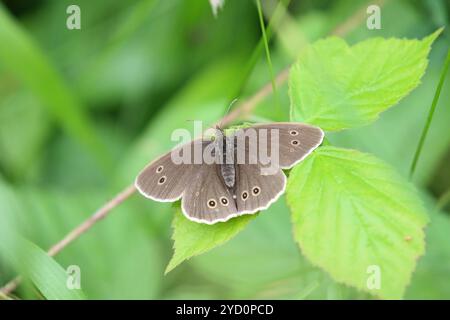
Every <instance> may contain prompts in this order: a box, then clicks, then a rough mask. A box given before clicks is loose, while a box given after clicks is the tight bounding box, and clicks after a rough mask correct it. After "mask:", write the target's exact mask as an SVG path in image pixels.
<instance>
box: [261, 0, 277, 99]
mask: <svg viewBox="0 0 450 320" xmlns="http://www.w3.org/2000/svg"><path fill="white" fill-rule="evenodd" d="M256 6H257V8H258V16H259V23H260V26H261V32H262V36H263V40H264V48H265V50H266V59H267V64H268V66H269V72H270V78H271V81H272V90H273V94H274V96H275V100H276V103H277V105H279V100H278V93H277V88H276V84H275V75H274V73H273V66H272V59H271V58H270V50H269V42H268V40H267V35H266V28H265V26H264V17H263V13H262V8H261V1H260V0H256Z"/></svg>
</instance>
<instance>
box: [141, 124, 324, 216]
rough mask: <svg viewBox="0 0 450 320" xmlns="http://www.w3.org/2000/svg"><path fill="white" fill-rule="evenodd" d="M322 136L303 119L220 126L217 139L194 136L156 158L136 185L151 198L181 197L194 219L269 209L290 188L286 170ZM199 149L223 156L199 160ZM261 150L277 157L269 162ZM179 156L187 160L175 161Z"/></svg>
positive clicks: (304, 154) (186, 213)
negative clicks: (231, 128)
mask: <svg viewBox="0 0 450 320" xmlns="http://www.w3.org/2000/svg"><path fill="white" fill-rule="evenodd" d="M268 133H269V134H268ZM274 133H276V134H274ZM274 136H275V138H276V139H274ZM323 136H324V133H323V131H322V130H321V129H320V128H318V127H314V126H311V125H306V124H302V123H288V122H286V123H283V122H275V123H267V124H257V125H254V126H251V127H248V128H241V129H238V130H235V131H233V133H232V134H229V135H225V134H224V131H223V130H222V129H220V128H216V135H215V136H214V137H213V138H202V139H197V140H193V141H191V142H189V143H188V144H185V145H182V146H180V147H178V148H175V149H174V150H172V151H171V152H168V153H166V154H164V155H163V156H161V157H160V158H159V159H157V160H155V161H153V162H151V163H150V164H149V165H147V166H146V167H145V168H144V169H143V170H142V172H141V173H140V174H139V175H138V176H137V178H136V182H135V184H136V187H137V189H138V190H139V191H140V192H141V193H142V194H143V195H144V196H145V197H147V198H150V199H152V200H156V201H161V202H172V201H176V200H179V199H181V209H182V212H183V214H184V215H185V216H186V217H187V218H188V219H190V220H192V221H195V222H201V223H207V224H214V223H216V222H223V221H227V220H229V219H231V218H233V217H237V216H240V215H243V214H251V213H255V212H257V211H260V210H264V209H267V208H268V207H269V206H270V205H271V204H272V203H273V202H275V201H276V200H277V199H278V198H279V197H280V196H281V194H282V193H283V192H284V190H285V187H286V176H285V174H284V173H283V171H282V169H289V168H292V167H293V166H294V165H296V164H297V163H299V162H300V161H301V160H303V159H304V158H305V157H306V156H307V155H309V154H310V153H311V152H312V151H313V150H314V149H315V148H317V147H318V146H319V145H320V144H321V143H322V140H323ZM241 137H243V138H241ZM240 138H241V140H239V139H240ZM239 141H241V142H243V143H238V142H239ZM196 151H200V153H201V155H202V156H204V155H205V154H206V155H208V156H209V157H210V158H212V159H215V160H219V161H214V162H212V163H211V161H209V162H208V161H201V162H199V161H196V160H198V159H195V155H196ZM263 151H264V152H263ZM275 151H276V152H275ZM197 154H198V152H197ZM261 154H266V155H267V156H268V158H267V159H271V158H270V157H271V156H273V155H274V154H275V155H277V157H278V158H277V159H276V161H272V162H271V163H264V161H262V160H263V159H262V157H261ZM174 155H177V156H178V157H179V158H180V157H181V158H183V159H184V162H181V163H180V161H174ZM267 159H266V160H267ZM186 160H187V161H186ZM272 160H273V159H272ZM269 166H271V167H272V170H271V172H270V173H269V174H268V173H267V172H265V171H267V169H268V168H269ZM265 169H266V170H265Z"/></svg>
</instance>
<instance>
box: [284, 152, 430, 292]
mask: <svg viewBox="0 0 450 320" xmlns="http://www.w3.org/2000/svg"><path fill="white" fill-rule="evenodd" d="M287 201H288V204H289V206H290V208H291V211H292V220H293V224H294V236H295V239H296V241H297V242H298V243H299V245H300V248H301V249H302V252H303V254H304V255H305V256H306V257H307V258H308V259H309V260H310V261H311V262H312V263H313V264H315V265H318V266H320V267H321V268H323V269H324V270H325V271H327V272H328V273H329V274H330V275H331V276H332V277H333V278H334V279H335V280H336V281H338V282H342V283H345V284H348V285H351V286H354V287H356V288H358V289H361V290H363V291H367V292H369V293H371V294H374V295H377V296H380V297H383V298H396V299H397V298H401V297H402V295H403V293H404V290H405V287H406V285H407V284H408V283H409V281H410V277H411V274H412V272H413V270H414V268H415V266H416V262H417V259H418V257H419V256H421V255H422V254H423V253H424V247H425V242H424V231H423V228H424V227H425V225H426V224H427V222H428V218H427V215H426V213H425V210H424V208H423V206H422V203H421V201H420V199H419V198H418V196H417V194H416V192H415V190H414V188H413V187H412V185H411V184H409V183H408V182H406V181H405V180H404V179H403V178H402V177H401V176H400V175H399V174H397V173H396V172H395V171H394V170H393V169H392V168H391V167H389V166H388V165H387V164H385V163H384V162H382V161H381V160H379V159H377V158H375V157H374V156H372V155H369V154H364V153H361V152H358V151H354V150H348V149H341V148H336V147H322V148H319V149H318V150H316V151H315V152H313V154H312V155H311V156H309V157H308V158H307V159H306V160H305V161H303V162H302V163H301V164H300V165H298V166H296V167H295V168H294V169H293V170H292V171H291V173H290V176H289V181H288V186H287ZM373 265H375V266H378V267H379V270H380V274H381V286H380V288H379V289H369V288H368V285H367V281H368V280H369V277H370V276H371V275H372V274H373V273H368V268H369V266H373Z"/></svg>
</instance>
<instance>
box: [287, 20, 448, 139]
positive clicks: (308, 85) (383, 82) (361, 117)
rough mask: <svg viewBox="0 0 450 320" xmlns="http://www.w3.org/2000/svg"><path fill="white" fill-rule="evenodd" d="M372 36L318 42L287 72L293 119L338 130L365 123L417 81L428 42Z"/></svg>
mask: <svg viewBox="0 0 450 320" xmlns="http://www.w3.org/2000/svg"><path fill="white" fill-rule="evenodd" d="M441 32H442V29H439V30H437V31H436V32H434V33H433V34H431V35H430V36H428V37H426V38H424V39H423V40H421V41H420V40H406V39H395V38H390V39H383V38H372V39H368V40H365V41H362V42H359V43H358V44H356V45H354V46H349V45H348V44H347V43H346V42H345V41H344V40H343V39H341V38H327V39H324V40H320V41H317V42H316V43H314V44H313V45H311V46H310V47H308V48H307V49H305V51H304V52H303V53H302V54H301V55H300V58H299V60H298V62H297V63H296V64H295V65H294V66H293V67H292V68H291V71H290V76H289V93H290V98H291V119H292V120H293V121H302V122H307V123H311V124H314V125H317V126H319V127H321V128H322V129H324V130H329V131H333V130H342V129H346V128H352V127H358V126H362V125H366V124H368V123H370V122H372V121H374V120H376V119H377V118H378V115H379V114H380V113H381V112H383V111H385V110H386V109H388V108H389V107H392V106H393V105H395V104H396V103H397V102H398V101H399V100H400V99H402V98H403V97H405V96H406V95H407V94H408V93H409V92H411V90H413V89H414V88H415V87H417V85H418V84H419V83H420V79H421V77H422V75H423V74H424V72H425V69H426V67H427V64H428V59H427V56H428V53H429V51H430V48H431V44H432V43H433V41H434V40H435V39H436V38H437V36H438V35H439V34H440V33H441Z"/></svg>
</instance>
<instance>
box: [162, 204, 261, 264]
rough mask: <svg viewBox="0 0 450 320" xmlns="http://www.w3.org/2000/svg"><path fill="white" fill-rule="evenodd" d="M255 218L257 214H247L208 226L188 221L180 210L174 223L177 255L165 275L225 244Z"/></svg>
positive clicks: (175, 254)
mask: <svg viewBox="0 0 450 320" xmlns="http://www.w3.org/2000/svg"><path fill="white" fill-rule="evenodd" d="M255 217H256V214H252V215H248V214H247V215H243V216H240V217H236V218H233V219H231V220H229V221H227V222H218V223H216V224H213V225H208V224H203V223H197V222H193V221H190V220H188V219H187V218H186V217H185V216H184V215H183V214H182V213H181V211H180V210H179V209H178V210H177V212H176V214H175V217H174V219H173V222H172V226H173V236H172V239H173V240H174V249H175V253H174V255H173V257H172V259H171V260H170V262H169V265H168V266H167V268H166V272H165V273H168V272H170V271H171V270H173V269H174V268H175V267H176V266H178V265H179V264H180V263H182V262H183V261H184V260H187V259H189V258H191V257H193V256H197V255H199V254H202V253H205V252H207V251H209V250H211V249H212V248H215V247H217V246H219V245H222V244H224V243H225V242H227V241H228V240H230V239H231V238H233V237H234V236H235V235H237V234H238V233H239V232H240V231H242V230H243V229H244V227H245V226H246V225H247V224H248V223H249V222H250V221H251V220H252V219H253V218H255Z"/></svg>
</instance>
